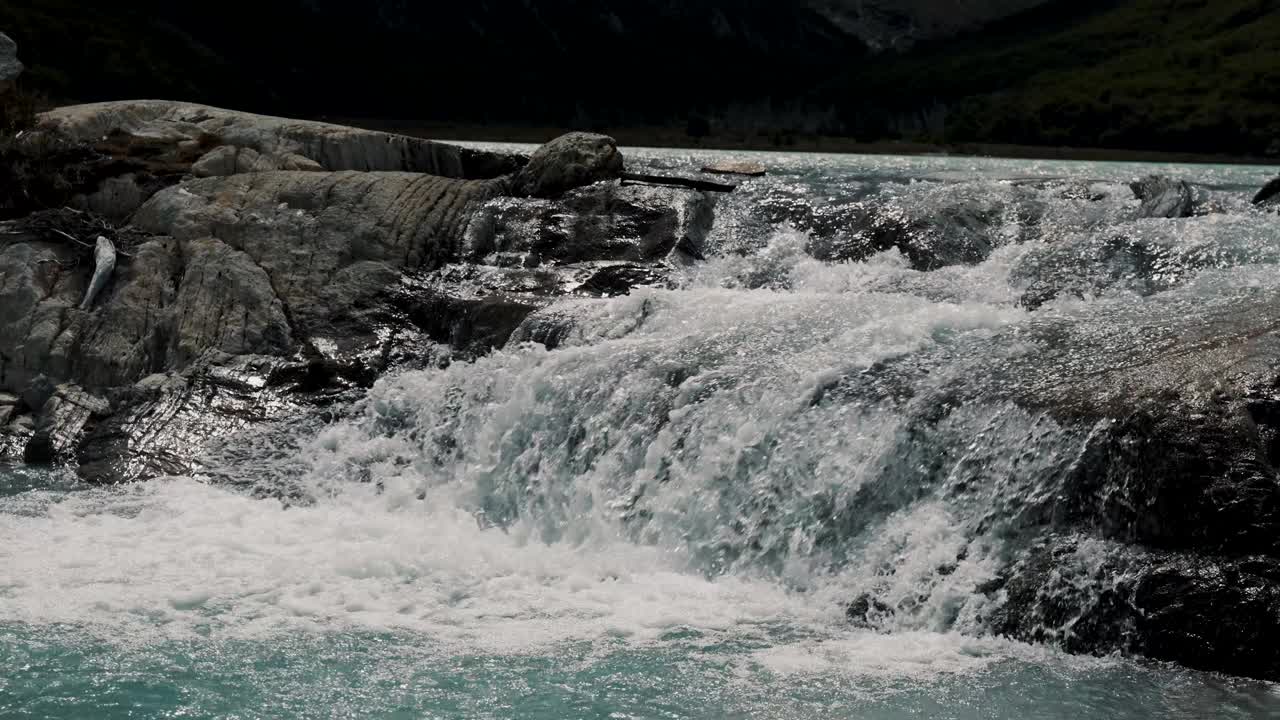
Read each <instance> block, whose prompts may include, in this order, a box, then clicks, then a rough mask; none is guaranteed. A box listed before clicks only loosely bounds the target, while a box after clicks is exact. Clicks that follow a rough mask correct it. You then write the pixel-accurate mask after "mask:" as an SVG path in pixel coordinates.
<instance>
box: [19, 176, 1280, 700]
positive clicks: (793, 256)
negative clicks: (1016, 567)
mask: <svg viewBox="0 0 1280 720" xmlns="http://www.w3.org/2000/svg"><path fill="white" fill-rule="evenodd" d="M704 155H707V154H706V153H704V154H698V156H697V157H690V156H689V155H688V154H684V153H678V152H662V151H645V152H633V153H629V157H630V158H631V159H632V161H633V162H636V161H640V162H643V163H645V164H648V165H650V166H652V167H655V168H658V169H673V168H683V167H688V166H689V165H692V164H696V163H697V162H698V161H699V160H701V159H703V156H704ZM759 159H760V160H762V161H763V162H764V163H765V164H767V165H769V166H770V168H771V169H772V173H771V175H770V177H769V178H767V179H763V180H758V181H752V182H751V183H750V184H749V185H747V186H745V187H744V189H743V190H741V191H740V192H738V193H736V194H734V195H733V196H730V197H729V198H727V199H726V200H725V201H724V202H723V203H722V204H721V206H720V208H719V209H718V215H717V225H716V229H715V231H714V233H713V237H712V243H711V248H710V250H711V251H712V252H711V253H710V255H711V256H710V257H709V259H708V261H707V262H706V263H704V264H702V265H700V266H699V267H696V268H693V269H690V270H688V271H687V272H686V274H685V275H684V276H682V277H681V278H680V289H678V290H661V291H659V290H641V291H637V292H635V293H634V294H633V295H631V296H630V297H626V298H619V299H615V300H611V301H603V302H589V303H588V302H583V301H565V302H563V303H562V304H561V305H560V306H558V307H557V308H555V312H556V313H559V314H561V315H563V316H564V317H567V318H572V322H571V324H570V327H571V329H570V330H569V331H568V333H567V340H566V341H565V343H564V344H563V346H562V347H560V348H558V349H556V350H554V351H547V350H545V349H543V348H541V347H537V346H532V345H520V344H513V345H512V346H510V347H508V348H507V349H506V350H504V351H502V352H499V353H496V354H494V355H492V356H490V357H486V358H483V359H480V360H478V361H476V362H475V363H471V364H456V365H454V366H452V367H450V368H448V369H445V370H434V371H415V372H405V373H400V374H397V375H393V376H391V377H388V378H386V379H384V380H383V381H382V382H380V383H379V384H378V385H377V387H375V388H374V390H373V391H372V392H371V393H370V394H369V397H368V398H367V399H366V400H365V401H363V402H362V403H361V404H360V405H359V406H358V407H356V408H354V409H353V410H352V412H351V413H350V415H349V417H348V418H347V419H345V420H342V421H339V422H337V423H335V424H333V425H331V426H328V427H325V428H321V429H319V430H317V431H312V430H308V431H306V433H305V434H304V436H303V437H301V438H299V439H298V440H297V443H298V444H299V445H300V446H301V449H300V450H297V451H291V452H280V453H273V454H272V455H273V457H272V458H271V459H267V458H262V459H260V460H259V461H257V462H254V463H252V464H251V466H241V467H230V468H225V469H224V471H225V472H228V473H231V474H233V475H235V474H241V475H243V476H245V477H261V476H268V475H269V476H271V477H275V478H279V477H285V478H288V482H291V483H294V484H296V486H297V488H298V489H300V491H301V495H302V496H303V497H305V498H306V501H303V502H298V501H296V499H297V498H298V497H299V493H290V494H288V495H287V496H288V497H292V498H294V501H291V502H288V503H286V502H283V501H281V500H277V499H260V498H257V497H254V496H251V495H249V494H245V493H243V492H240V491H237V490H232V489H227V488H226V487H222V486H218V485H209V484H204V483H202V482H200V479H199V478H172V479H164V480H157V481H154V482H150V483H146V484H142V485H139V486H135V487H128V488H115V489H93V488H85V487H82V486H79V485H77V484H76V483H75V482H74V480H73V479H71V478H70V477H68V476H67V475H66V474H64V473H61V472H46V471H36V470H30V469H17V468H7V469H6V468H0V668H3V672H2V673H0V717H3V718H10V717H14V718H18V717H40V718H44V717H50V718H80V717H102V718H111V717H132V718H139V717H141V718H153V717H187V718H191V717H209V718H215V717H217V718H223V717H240V718H255V717H270V718H303V717H307V718H312V717H314V718H330V717H353V718H355V717H358V718H380V717H389V718H390V717H395V718H455V717H456V718H515V717H519V718H773V717H777V718H876V719H879V718H886V719H888V718H908V717H910V718H920V717H927V718H974V719H977V718H984V719H988V718H1009V719H1014V718H1017V719H1021V718H1064V719H1065V718H1108V719H1111V718H1152V717H1158V718H1186V719H1188V720H1190V719H1193V718H1195V719H1199V718H1270V717H1280V691H1278V690H1277V688H1276V687H1274V686H1271V685H1268V684H1264V683H1257V682H1250V681H1243V680H1236V679H1231V678H1224V677H1218V676H1214V675H1207V674H1201V673H1195V672H1191V671H1187V670H1183V669H1180V668H1177V667H1172V666H1166V665H1161V664H1157V663H1151V662H1146V661H1139V660H1133V659H1123V658H1117V657H1108V658H1093V657H1074V656H1067V655H1065V654H1062V653H1060V652H1059V651H1056V650H1054V649H1052V648H1049V647H1044V646H1033V645H1025V644H1019V643H1014V642H1010V641H1007V640H1003V639H998V638H994V637H991V636H989V635H988V634H987V633H984V632H983V628H982V626H981V624H980V622H979V621H978V618H979V617H980V616H981V614H982V613H983V611H984V609H985V608H984V603H989V602H991V600H990V599H989V598H986V597H985V596H982V595H980V594H977V593H975V592H974V588H975V586H977V585H979V584H981V583H983V582H985V581H987V580H989V579H990V578H991V577H992V576H993V574H994V573H995V572H996V571H997V569H998V565H999V562H1000V560H1001V558H1002V553H1004V552H1005V551H1006V550H1007V548H1006V547H1004V543H1006V542H1011V541H1010V540H1008V539H1007V537H1008V536H1007V535H1003V534H1000V533H995V532H989V531H988V530H989V529H990V528H991V527H992V523H993V522H994V523H997V524H998V523H1001V522H1004V523H1014V522H1016V521H1017V517H1018V514H1019V509H1018V508H1019V507H1023V506H1027V505H1031V504H1034V499H1035V497H1036V496H1037V494H1043V493H1046V492H1048V491H1049V489H1048V488H1046V487H1044V486H1042V484H1041V481H1042V479H1043V478H1045V477H1049V476H1052V475H1053V472H1052V470H1053V468H1054V467H1055V466H1057V465H1060V464H1062V463H1069V462H1070V461H1071V459H1072V453H1074V452H1077V451H1078V447H1079V442H1080V438H1079V437H1077V436H1076V435H1075V434H1073V433H1075V432H1077V431H1072V430H1069V429H1066V428H1059V427H1057V426H1055V425H1053V424H1052V423H1050V422H1047V421H1046V420H1045V419H1044V418H1041V417H1036V416H1033V415H1030V414H1028V413H1027V412H1025V411H1022V410H1020V409H1018V408H1017V407H1015V406H1013V405H1011V404H1008V403H1005V402H1003V401H1001V400H999V399H997V398H995V397H994V396H993V397H988V396H987V395H985V394H984V390H985V388H986V387H987V386H986V385H985V384H984V383H987V382H990V380H989V379H987V378H984V377H982V376H981V373H975V372H974V370H973V368H974V367H976V366H975V365H974V364H973V362H974V358H978V357H985V356H989V355H991V354H993V353H998V354H1002V356H1003V357H1008V358H1010V359H1011V361H1017V359H1018V358H1019V357H1021V355H1020V353H1023V354H1025V348H1022V346H1021V344H1019V343H1012V344H1010V343H1008V342H1006V339H1007V338H1009V337H1011V336H1012V337H1021V336H1020V335H1018V331H1019V330H1020V329H1025V328H1029V327H1032V326H1033V325H1035V324H1036V323H1040V324H1046V323H1047V324H1049V325H1054V324H1056V325H1057V326H1063V327H1069V328H1073V329H1074V330H1075V331H1077V332H1076V337H1079V338H1081V341H1080V342H1082V343H1086V342H1087V346H1083V347H1081V348H1078V349H1077V350H1078V351H1079V352H1080V353H1085V352H1088V353H1105V352H1114V353H1119V352H1122V350H1120V349H1117V348H1120V346H1121V345H1122V343H1117V342H1113V341H1114V339H1115V337H1114V335H1112V334H1111V333H1131V332H1132V331H1133V330H1134V329H1135V328H1138V327H1142V328H1144V329H1145V330H1150V329H1151V328H1152V327H1155V328H1156V329H1157V330H1163V331H1164V332H1166V333H1168V334H1175V333H1178V332H1182V331H1183V330H1184V329H1183V328H1180V327H1179V326H1178V325H1177V322H1176V318H1178V317H1181V316H1184V315H1186V312H1187V308H1193V310H1191V312H1209V311H1211V310H1212V309H1213V308H1225V310H1224V312H1225V311H1226V310H1229V308H1230V303H1231V301H1232V298H1233V297H1235V296H1237V295H1238V294H1239V293H1241V292H1245V291H1249V292H1259V291H1261V292H1272V291H1280V275H1278V274H1277V273H1276V272H1275V270H1276V268H1275V265H1276V264H1277V258H1278V257H1280V219H1277V218H1276V217H1274V216H1270V217H1268V216H1263V215H1261V214H1258V213H1255V212H1253V211H1252V210H1251V209H1249V208H1248V206H1247V200H1248V195H1249V193H1250V192H1251V191H1253V190H1255V189H1256V188H1257V187H1259V186H1260V185H1261V184H1262V183H1263V182H1265V181H1266V180H1267V179H1268V178H1269V177H1270V176H1271V175H1272V174H1273V173H1272V171H1270V170H1268V169H1266V168H1250V167H1225V166H1224V167H1217V166H1197V167H1191V166H1185V167H1154V166H1141V165H1132V164H1097V163H1063V162H1025V161H1002V160H974V159H948V158H894V157H860V156H812V155H774V154H766V155H761V156H760V158H759ZM1152 171H1159V172H1163V173H1166V174H1171V175H1174V176H1179V177H1185V178H1187V179H1189V180H1194V181H1196V182H1198V183H1201V184H1203V185H1205V186H1206V187H1207V188H1208V189H1209V192H1210V195H1211V197H1210V201H1211V202H1213V203H1214V204H1216V206H1217V208H1218V210H1219V212H1216V213H1214V214H1211V215H1206V216H1204V217H1198V218H1192V219H1186V220H1135V219H1134V213H1135V210H1136V206H1137V203H1136V202H1135V201H1134V200H1133V198H1132V194H1131V193H1130V191H1129V190H1128V188H1127V186H1126V185H1125V183H1127V182H1128V181H1130V180H1132V179H1135V178H1137V177H1139V176H1141V175H1143V174H1146V173H1149V172H1152ZM859 204H864V205H866V204H871V205H875V206H877V207H881V208H890V209H891V210H892V212H893V213H897V214H899V215H900V216H902V217H909V218H921V217H926V216H933V217H937V216H938V214H939V213H942V216H943V217H944V219H943V220H942V221H939V224H938V225H937V227H938V228H940V229H939V232H941V233H943V234H946V233H971V234H972V233H973V232H975V230H974V228H973V227H971V223H968V221H967V220H966V219H965V217H967V216H963V215H957V214H954V213H953V214H947V211H948V209H954V208H970V209H973V208H976V209H977V210H978V211H979V214H980V215H981V217H983V218H985V223H986V224H985V225H984V226H983V227H982V228H980V229H978V230H977V231H976V232H978V233H979V234H980V236H981V238H983V240H982V241H983V242H985V243H987V244H989V245H990V246H991V247H992V249H991V252H990V253H989V255H988V256H987V257H986V258H985V259H984V260H982V261H981V262H978V263H976V264H962V265H957V266H952V267H944V268H942V269H936V270H933V271H931V272H922V271H919V270H916V269H912V267H911V261H910V259H909V258H906V257H904V256H903V254H902V253H900V252H899V251H897V250H889V251H885V252H882V253H879V254H876V255H874V256H872V257H870V258H869V259H866V260H863V261H860V262H851V263H837V262H824V261H819V260H817V259H815V258H814V257H813V255H814V254H821V253H818V252H815V250H814V248H815V247H819V246H820V245H821V243H822V242H828V243H830V242H837V243H838V242H840V241H841V235H840V231H839V225H840V222H841V221H840V214H839V213H840V212H841V211H842V209H848V208H850V207H855V206H859ZM797 206H801V207H803V206H808V207H810V208H813V210H812V211H810V213H809V215H808V216H805V217H799V216H794V215H791V216H788V217H786V218H782V217H780V216H779V212H778V211H777V209H778V208H782V209H784V210H785V209H786V208H792V209H794V208H795V207H797ZM783 214H785V213H783ZM948 218H949V219H948ZM797 222H798V223H799V224H800V225H801V226H802V227H801V228H797V227H796V226H795V224H796V223H797ZM823 223H826V226H827V227H826V230H824V229H823V228H822V227H819V226H822V225H823ZM967 223H968V224H967ZM809 226H814V228H815V229H812V230H811V229H809ZM831 226H835V227H836V231H835V232H834V233H833V232H831V231H830V227H831ZM824 233H826V234H825V235H823V234H824ZM820 236H821V237H820ZM1117 236H1124V237H1127V238H1131V239H1137V240H1139V241H1141V242H1142V243H1143V247H1144V248H1148V249H1150V248H1156V249H1157V251H1156V252H1155V253H1154V255H1153V254H1152V253H1150V252H1148V253H1147V254H1146V255H1143V256H1142V257H1140V258H1139V260H1141V261H1142V262H1146V263H1147V265H1146V266H1145V268H1144V269H1142V270H1141V271H1138V270H1135V269H1134V268H1133V267H1131V265H1132V263H1133V262H1135V260H1134V258H1135V257H1137V256H1136V255H1135V254H1134V253H1128V254H1126V253H1125V252H1115V240H1114V239H1115V238H1116V237H1117ZM1122 250H1123V248H1122ZM1152 257H1154V258H1155V259H1154V260H1152V259H1151V258H1152ZM1081 258H1083V259H1084V260H1083V261H1081V260H1080V259H1081ZM1144 258H1145V259H1144ZM1073 262H1074V263H1075V264H1074V265H1073V264H1072V263H1073ZM1126 263H1129V264H1128V265H1126ZM1153 263H1154V266H1153V265H1152V264H1153ZM1080 266H1083V268H1084V269H1083V270H1082V271H1080V272H1075V271H1074V270H1072V268H1076V269H1079V267H1080ZM1044 268H1050V271H1045V270H1044ZM1068 276H1069V278H1070V279H1071V282H1069V283H1066V284H1065V285H1064V284H1063V282H1061V280H1062V278H1063V277H1068ZM1037 283H1039V285H1037ZM1045 283H1049V284H1050V285H1051V286H1052V288H1051V289H1052V290H1053V292H1049V293H1045V292H1042V289H1043V288H1042V287H1041V286H1043V285H1044V284H1045ZM1054 283H1057V284H1056V285H1055V284H1054ZM1072 283H1074V284H1072ZM1032 296H1034V297H1035V298H1037V299H1036V301H1035V302H1028V301H1027V298H1028V297H1032ZM1032 307H1034V308H1035V309H1034V310H1033V309H1030V308H1032ZM1150 317H1169V318H1171V319H1170V320H1169V321H1168V322H1167V323H1163V324H1161V323H1155V324H1153V323H1150V322H1147V323H1140V322H1139V319H1141V318H1150ZM1036 326H1037V327H1039V326H1040V325H1036ZM1156 335H1157V336H1158V335H1159V333H1158V332H1157V333H1156ZM1152 342H1157V343H1158V342H1159V337H1155V338H1154V339H1153V340H1152ZM904 359H905V360H906V361H907V362H905V363H904V362H903V361H904ZM1101 361H1102V362H1106V359H1105V358H1104V359H1103V360H1101ZM1015 364H1016V362H1015ZM901 365H906V366H907V369H906V370H902V371H901V372H899V373H897V374H894V373H888V374H887V378H886V377H881V376H879V375H876V374H874V373H871V374H868V373H869V371H870V370H871V369H873V368H884V367H888V366H893V367H898V366H901ZM969 376H975V377H969ZM940 377H941V378H949V379H951V380H953V381H954V380H957V379H964V380H965V381H966V382H967V383H968V387H969V388H970V391H969V393H968V395H967V396H966V397H969V398H970V399H969V400H967V401H965V402H964V404H963V406H962V407H960V408H959V409H957V410H955V411H954V412H952V413H951V414H950V415H948V416H947V418H946V419H945V421H939V422H937V423H935V424H933V425H931V429H930V430H929V432H928V433H925V434H921V431H920V430H919V428H918V427H916V426H915V425H913V418H914V417H917V416H918V415H919V414H920V413H921V412H927V408H922V407H919V405H920V404H921V403H924V402H927V400H921V401H919V402H915V403H914V404H913V402H914V401H913V400H912V399H911V396H912V392H914V393H916V394H917V395H922V396H923V394H921V393H919V390H920V388H921V387H923V386H926V385H929V384H931V383H939V382H941V380H938V378H940ZM867 378H870V379H867ZM895 378H896V381H895ZM859 383H862V384H861V385H859ZM895 383H896V384H895ZM902 385H906V386H907V388H906V389H909V390H911V391H912V392H906V393H904V388H903V387H900V386H902ZM904 395H905V396H906V397H905V399H904ZM282 457H283V459H281V458H282ZM978 481H981V482H978ZM961 484H963V485H965V486H981V487H984V488H986V490H985V491H979V492H969V493H967V494H964V495H963V496H960V495H958V494H957V493H956V492H954V489H955V488H956V487H958V486H960V485H961ZM948 488H949V489H950V490H952V491H951V492H948V491H947V489H948ZM1011 498H1012V500H1011ZM1015 501H1016V502H1015ZM1082 552H1083V551H1082ZM866 593H872V594H873V595H874V597H875V598H876V599H877V601H878V602H880V603H882V604H884V605H885V606H892V607H894V608H895V609H896V612H895V613H893V614H892V616H891V617H885V618H882V619H881V621H880V622H879V623H877V624H875V625H873V627H871V628H856V627H853V626H852V625H851V624H850V623H849V621H848V619H847V618H846V614H845V608H846V607H847V605H848V604H849V602H850V601H851V600H852V599H854V598H856V597H858V596H859V595H860V594H866Z"/></svg>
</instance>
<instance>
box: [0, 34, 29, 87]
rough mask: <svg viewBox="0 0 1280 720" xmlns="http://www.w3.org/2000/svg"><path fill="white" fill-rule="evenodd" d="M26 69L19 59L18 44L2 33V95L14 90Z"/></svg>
mask: <svg viewBox="0 0 1280 720" xmlns="http://www.w3.org/2000/svg"><path fill="white" fill-rule="evenodd" d="M24 69H25V68H24V67H23V65H22V61H21V60H19V59H18V43H16V42H14V41H13V38H11V37H9V36H8V35H5V34H4V33H0V93H4V92H7V91H8V90H9V89H10V88H12V87H13V84H14V82H16V81H17V80H18V76H19V75H21V74H22V71H23V70H24Z"/></svg>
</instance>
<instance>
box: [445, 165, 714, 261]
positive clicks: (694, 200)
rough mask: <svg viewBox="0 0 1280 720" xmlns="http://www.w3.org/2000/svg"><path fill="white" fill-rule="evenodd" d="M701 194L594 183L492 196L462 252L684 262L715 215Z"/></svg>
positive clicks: (483, 256) (696, 253) (486, 257)
mask: <svg viewBox="0 0 1280 720" xmlns="http://www.w3.org/2000/svg"><path fill="white" fill-rule="evenodd" d="M715 202H716V200H715V198H714V197H713V196H712V195H710V194H708V193H701V192H695V191H690V190H679V189H673V188H659V187H650V186H639V185H625V186H623V185H619V184H618V183H616V182H600V183H595V184H593V185H590V186H587V187H582V188H577V189H575V190H572V191H569V192H567V193H565V194H563V196H562V197H560V198H558V199H555V200H546V199H536V198H498V199H495V200H492V201H490V202H488V203H486V204H485V205H484V206H483V207H482V208H481V209H480V210H479V211H478V212H477V213H476V216H475V218H474V219H473V220H472V221H471V225H470V227H469V228H468V230H467V249H466V254H467V256H468V257H469V259H471V260H473V261H484V262H491V261H492V257H491V256H494V255H495V254H507V255H517V256H520V257H521V258H522V262H523V263H524V264H525V265H528V266H536V265H544V264H567V263H575V262H582V261H587V260H618V261H628V262H656V261H663V260H667V259H671V260H672V262H675V263H677V264H685V263H687V262H689V261H691V260H694V259H701V257H702V254H703V250H702V248H703V245H704V243H705V241H706V238H707V234H708V233H709V232H710V230H711V226H712V223H713V221H714V217H715Z"/></svg>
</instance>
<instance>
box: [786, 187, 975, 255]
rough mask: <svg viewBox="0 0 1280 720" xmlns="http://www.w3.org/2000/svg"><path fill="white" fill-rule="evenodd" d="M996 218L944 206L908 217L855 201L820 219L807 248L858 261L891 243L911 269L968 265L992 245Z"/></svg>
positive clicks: (972, 209) (969, 209) (895, 210)
mask: <svg viewBox="0 0 1280 720" xmlns="http://www.w3.org/2000/svg"><path fill="white" fill-rule="evenodd" d="M998 219H999V218H998V216H996V215H995V214H993V213H991V212H990V211H986V210H981V209H978V208H972V207H951V208H944V209H943V210H941V211H940V212H939V213H938V214H937V215H935V216H933V217H930V218H927V219H912V218H910V217H908V216H906V215H905V214H904V213H903V212H901V211H900V210H898V209H895V208H891V207H885V206H880V205H876V204H872V203H857V204H854V205H850V206H846V207H845V208H842V209H841V210H840V211H837V212H835V213H831V214H827V215H826V217H823V218H822V220H821V223H820V224H819V225H817V226H816V227H817V230H816V232H815V233H814V235H815V237H814V240H813V241H812V242H811V243H810V245H809V253H810V254H811V255H813V257H815V258H817V259H819V260H827V261H834V262H842V261H860V260H865V259H866V258H868V257H870V256H871V255H874V254H876V253H878V252H883V251H885V250H888V249H890V248H897V249H898V250H899V251H900V252H901V253H902V254H903V255H904V256H906V258H907V260H908V261H910V263H911V267H913V268H915V269H917V270H926V271H927V270H936V269H938V268H942V267H947V266H950V265H972V264H975V263H979V262H982V261H983V260H985V259H986V258H987V257H988V256H989V255H990V254H991V251H992V250H994V249H995V246H996V240H995V239H994V238H993V234H992V233H993V228H994V226H995V225H996V223H997V221H998Z"/></svg>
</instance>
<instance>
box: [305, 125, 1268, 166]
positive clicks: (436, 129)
mask: <svg viewBox="0 0 1280 720" xmlns="http://www.w3.org/2000/svg"><path fill="white" fill-rule="evenodd" d="M317 119H321V120H325V121H326V122H333V123H338V124H341V125H352V126H355V127H361V128H366V129H369V130H381V131H384V132H394V133H399V134H401V135H409V136H412V137H420V138H430V139H436V140H456V141H467V142H515V143H530V144H541V143H544V142H546V141H547V140H549V139H551V138H554V137H558V136H560V135H562V134H564V133H565V132H568V131H569V130H572V129H573V128H559V127H550V126H523V125H458V124H449V123H415V122H408V121H395V120H379V119H370V118H347V117H341V118H338V117H328V118H317ZM592 130H595V131H598V132H605V133H607V134H609V135H610V136H612V137H614V138H617V140H618V143H619V144H620V145H622V146H625V147H654V148H672V149H690V150H742V151H779V152H813V153H840V154H850V155H950V156H956V157H1001V158H1011V159H1018V160H1084V161H1091V162H1107V161H1111V162H1157V163H1198V164H1200V163H1202V164H1224V165H1280V157H1261V156H1242V155H1228V154H1206V153H1182V152H1166V151H1159V150H1117V149H1114V148H1082V147H1057V146H1041V145H1012V144H992V143H923V142H905V141H890V140H882V141H876V142H862V141H858V140H855V139H854V138H847V137H836V136H830V135H781V134H754V135H753V134H746V133H725V134H719V135H712V136H708V137H704V138H691V137H689V135H688V134H687V133H686V132H685V130H684V129H683V128H674V127H618V128H614V127H610V128H592Z"/></svg>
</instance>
